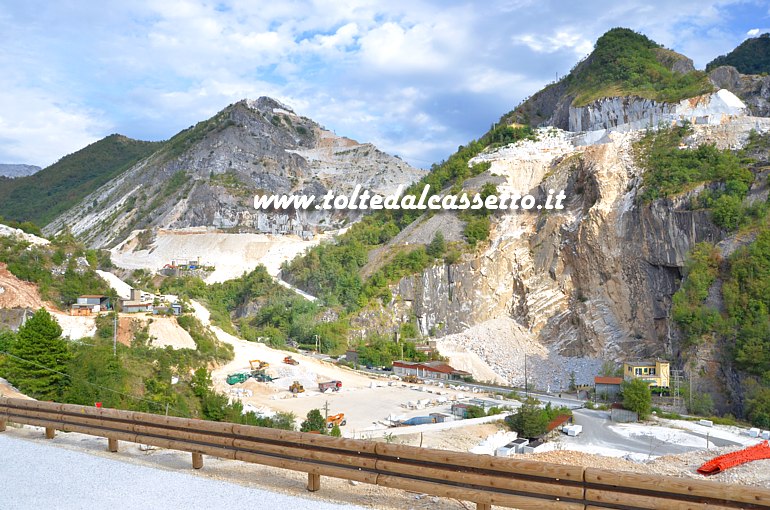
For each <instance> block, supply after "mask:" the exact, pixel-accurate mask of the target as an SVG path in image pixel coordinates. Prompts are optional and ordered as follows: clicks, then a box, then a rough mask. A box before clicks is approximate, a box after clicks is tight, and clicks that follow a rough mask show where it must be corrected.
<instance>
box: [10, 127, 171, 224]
mask: <svg viewBox="0 0 770 510" xmlns="http://www.w3.org/2000/svg"><path fill="white" fill-rule="evenodd" d="M161 145H162V143H160V142H142V141H138V140H132V139H130V138H126V137H125V136H121V135H110V136H108V137H106V138H103V139H102V140H99V141H98V142H94V143H92V144H91V145H89V146H87V147H85V148H83V149H81V150H79V151H77V152H75V153H73V154H70V155H68V156H65V157H63V158H62V159H60V160H59V161H57V162H56V163H54V164H53V165H51V166H49V167H47V168H45V169H43V170H41V171H39V172H37V173H36V174H34V175H31V176H29V177H21V178H18V179H0V216H3V217H4V218H8V219H11V220H17V221H32V222H34V223H36V224H38V225H41V226H42V225H45V224H47V223H49V222H50V221H51V220H53V219H54V218H55V217H56V216H58V215H59V214H61V213H63V212H64V211H66V210H67V209H69V208H70V207H72V206H74V205H75V204H77V203H78V202H79V201H80V200H82V199H83V198H84V197H85V196H86V195H88V194H89V193H91V192H92V191H94V190H95V189H96V188H98V187H99V186H101V185H103V184H104V183H106V182H107V181H109V180H110V179H112V178H114V177H116V176H118V175H120V174H121V173H122V172H124V171H126V170H128V169H129V168H130V167H131V166H132V165H134V164H135V163H136V162H138V161H139V160H141V159H143V158H145V157H147V156H149V155H150V154H152V153H153V152H155V151H156V150H158V148H159V147H160V146H161Z"/></svg>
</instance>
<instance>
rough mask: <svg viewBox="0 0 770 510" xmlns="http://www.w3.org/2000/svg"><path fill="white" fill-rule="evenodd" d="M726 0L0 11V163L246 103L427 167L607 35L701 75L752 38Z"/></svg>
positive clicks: (25, 7)
mask: <svg viewBox="0 0 770 510" xmlns="http://www.w3.org/2000/svg"><path fill="white" fill-rule="evenodd" d="M735 1H738V0H735ZM732 2H733V0H679V1H678V2H676V3H671V2H665V1H662V0H659V1H649V0H631V1H628V2H616V1H615V0H597V1H596V2H591V3H584V4H579V3H578V4H576V3H574V2H568V1H566V0H554V1H553V2H535V1H534V0H491V1H489V2H484V3H480V2H470V1H467V2H449V3H447V2H438V1H436V0H417V1H415V0H392V1H391V2H388V3H383V2H376V1H374V0H340V1H339V2H323V1H321V0H286V1H283V2H253V1H251V0H222V1H221V2H219V3H211V2H208V1H206V0H170V1H167V2H154V1H150V0H142V1H137V2H124V3H117V4H114V5H113V4H105V3H102V4H100V3H96V4H94V3H92V2H85V1H84V0H73V1H72V2H68V3H66V4H61V3H52V4H51V5H50V6H47V8H46V9H39V8H35V7H34V5H33V4H30V3H23V2H18V3H10V2H8V3H7V4H8V5H5V6H4V7H2V8H0V41H2V43H3V52H1V53H0V76H2V79H0V81H2V85H4V86H3V87H2V88H0V112H1V113H0V119H1V121H0V162H4V161H2V159H1V158H11V157H13V158H15V159H16V161H19V162H32V163H41V162H46V161H52V160H54V159H56V158H58V157H60V156H62V155H63V154H65V153H66V152H71V151H72V150H73V149H77V148H80V147H82V146H83V145H84V144H85V143H87V142H89V141H92V140H93V139H94V138H97V137H101V136H104V135H106V134H109V132H110V131H112V130H115V131H118V132H123V133H125V134H127V135H129V136H133V137H137V138H147V137H153V138H156V139H157V138H168V137H170V136H172V135H173V134H174V133H175V132H176V131H178V130H179V129H182V128H184V127H187V126H189V125H190V124H193V123H195V122H197V121H199V120H203V119H204V118H206V117H207V116H210V115H212V114H213V113H215V112H216V111H218V110H220V109H222V108H223V107H224V106H226V105H227V104H229V103H232V102H233V101H237V100H238V99H241V98H244V97H251V98H254V97H258V96H260V95H270V96H274V97H276V98H277V99H280V100H281V101H283V102H286V103H287V104H290V105H292V106H293V107H294V108H295V109H296V110H297V111H298V112H302V113H303V114H305V115H307V116H309V117H311V118H314V119H315V120H318V121H319V122H321V123H323V124H325V125H326V126H327V127H329V128H330V129H334V130H336V131H337V132H338V133H340V134H344V135H346V136H350V137H352V138H356V139H358V140H359V141H372V142H375V143H377V144H378V145H379V146H381V148H383V149H385V150H390V151H393V152H398V153H399V154H402V155H403V156H406V157H410V158H412V160H413V161H422V162H426V161H427V162H432V161H436V160H439V159H442V158H445V157H446V156H448V155H449V154H450V153H451V152H452V151H453V150H454V149H455V148H456V147H457V145H459V144H461V143H465V142H467V141H468V140H470V139H472V138H476V137H478V136H479V135H481V134H482V133H483V132H484V131H485V130H486V129H487V128H488V127H489V125H490V124H491V123H492V122H494V121H495V120H497V119H498V118H499V116H500V115H501V114H503V113H505V112H507V111H509V110H511V109H512V108H513V107H515V105H516V104H517V103H518V102H519V101H520V100H521V99H523V98H524V97H526V96H528V95H531V94H532V93H534V92H535V91H536V90H537V89H538V88H539V87H540V86H542V84H544V83H546V82H548V81H551V80H552V79H553V78H554V76H555V75H556V73H558V74H560V75H563V74H564V73H565V72H567V71H568V70H569V69H570V68H571V67H572V66H573V65H574V64H575V63H576V61H577V59H578V58H580V57H582V56H584V55H585V54H587V53H588V52H590V50H591V48H592V46H593V42H594V41H595V39H596V38H597V37H598V36H599V35H601V34H602V33H603V32H605V31H606V30H607V29H609V28H612V27H615V26H629V27H630V28H633V29H635V30H639V31H642V32H644V33H645V34H647V35H649V36H650V37H651V38H653V39H655V40H657V41H658V42H660V43H662V44H665V45H667V46H669V47H673V48H674V49H676V50H678V51H682V52H684V53H685V54H687V55H688V56H690V57H691V58H693V59H694V60H695V62H696V65H700V66H703V65H705V63H706V62H708V61H709V60H710V59H711V58H713V57H715V56H716V55H719V54H723V53H726V52H728V51H730V50H731V49H732V48H733V47H735V45H737V43H739V42H740V41H741V40H742V39H743V38H744V37H745V34H747V31H748V32H749V35H751V34H753V33H757V34H758V33H761V32H762V31H765V29H759V28H754V27H752V26H740V25H735V26H732V25H731V24H730V23H731V22H730V16H729V14H730V10H729V9H730V4H731V3H732ZM744 7H745V6H744ZM757 9H758V10H759V11H761V10H762V9H761V8H759V7H758V8H757ZM760 15H761V13H758V16H757V18H756V19H755V20H754V21H753V23H757V22H758V21H759V20H760V19H761V16H760ZM757 24H758V23H757ZM749 29H751V30H749ZM755 31H756V32H755ZM57 133H61V135H59V136H58V138H59V139H58V140H57ZM40 137H42V138H40ZM40 139H45V140H51V142H50V143H42V144H41V143H39V142H38V140H40ZM64 142H66V143H64ZM422 166H427V165H426V164H423V165H422Z"/></svg>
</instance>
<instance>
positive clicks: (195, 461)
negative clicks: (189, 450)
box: [192, 452, 203, 469]
mask: <svg viewBox="0 0 770 510" xmlns="http://www.w3.org/2000/svg"><path fill="white" fill-rule="evenodd" d="M192 465H193V469H200V468H202V467H203V454H201V453H195V452H193V454H192Z"/></svg>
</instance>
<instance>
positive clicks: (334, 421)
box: [326, 413, 348, 429]
mask: <svg viewBox="0 0 770 510" xmlns="http://www.w3.org/2000/svg"><path fill="white" fill-rule="evenodd" d="M347 422H348V421H347V420H346V419H345V413H339V414H333V415H331V416H329V417H328V418H326V426H327V427H329V428H330V429H333V428H334V426H335V425H337V426H338V427H342V426H343V425H345V424H346V423H347Z"/></svg>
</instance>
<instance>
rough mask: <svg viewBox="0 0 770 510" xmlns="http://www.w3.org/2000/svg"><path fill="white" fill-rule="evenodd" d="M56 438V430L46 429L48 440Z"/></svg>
mask: <svg viewBox="0 0 770 510" xmlns="http://www.w3.org/2000/svg"><path fill="white" fill-rule="evenodd" d="M54 437H56V429H55V428H53V427H46V428H45V438H46V439H53V438H54Z"/></svg>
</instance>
